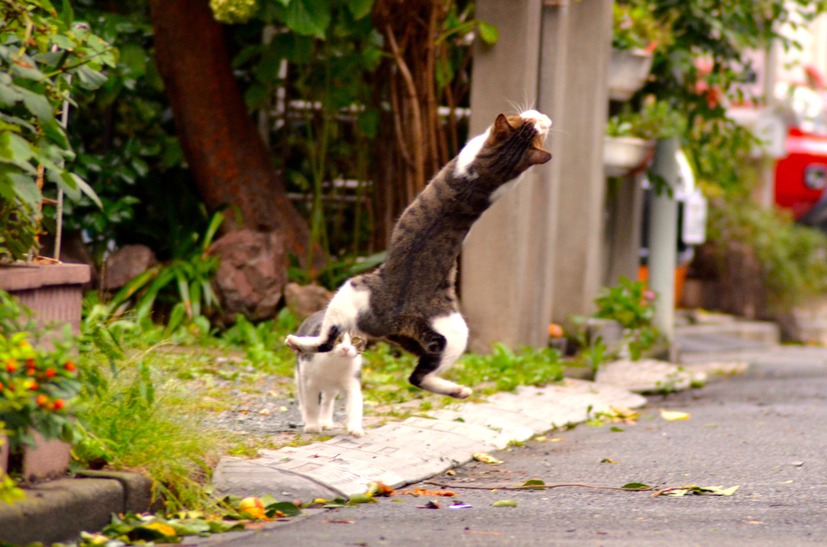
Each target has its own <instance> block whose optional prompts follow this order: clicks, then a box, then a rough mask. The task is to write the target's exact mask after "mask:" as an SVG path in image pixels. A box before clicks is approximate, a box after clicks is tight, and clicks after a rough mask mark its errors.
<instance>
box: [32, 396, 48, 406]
mask: <svg viewBox="0 0 827 547" xmlns="http://www.w3.org/2000/svg"><path fill="white" fill-rule="evenodd" d="M35 401H36V402H37V406H39V407H40V408H43V407H45V406H48V404H49V398H48V397H47V396H45V395H38V396H37V399H35Z"/></svg>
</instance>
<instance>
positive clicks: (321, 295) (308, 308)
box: [284, 283, 333, 321]
mask: <svg viewBox="0 0 827 547" xmlns="http://www.w3.org/2000/svg"><path fill="white" fill-rule="evenodd" d="M331 298H333V293H331V292H330V291H328V290H327V289H325V288H324V287H321V286H319V285H299V284H298V283H288V284H287V286H286V287H285V288H284V300H285V301H286V303H287V307H288V308H289V309H290V311H292V312H293V313H294V314H295V315H296V317H298V318H299V320H300V321H304V320H305V319H306V318H307V317H310V316H311V315H313V314H314V313H316V312H317V311H319V310H321V309H324V308H325V307H327V303H328V302H330V299H331Z"/></svg>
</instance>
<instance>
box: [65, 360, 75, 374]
mask: <svg viewBox="0 0 827 547" xmlns="http://www.w3.org/2000/svg"><path fill="white" fill-rule="evenodd" d="M63 367H64V368H65V369H66V370H68V371H69V372H72V371H74V370H75V364H74V363H73V362H72V361H71V360H69V361H66V364H65V365H63Z"/></svg>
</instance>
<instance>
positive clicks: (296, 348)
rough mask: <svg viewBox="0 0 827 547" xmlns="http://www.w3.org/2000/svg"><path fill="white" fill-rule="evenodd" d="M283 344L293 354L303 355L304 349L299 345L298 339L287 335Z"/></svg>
mask: <svg viewBox="0 0 827 547" xmlns="http://www.w3.org/2000/svg"><path fill="white" fill-rule="evenodd" d="M284 343H285V344H286V345H287V347H288V348H290V349H291V350H293V353H295V354H297V355H298V354H299V353H304V348H303V347H302V345H301V344H300V343H299V337H298V336H295V335H293V334H288V335H287V338H285V339H284Z"/></svg>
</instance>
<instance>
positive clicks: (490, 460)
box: [471, 452, 503, 465]
mask: <svg viewBox="0 0 827 547" xmlns="http://www.w3.org/2000/svg"><path fill="white" fill-rule="evenodd" d="M471 457H472V458H474V459H475V460H477V461H478V462H482V463H487V464H490V465H499V464H501V463H503V461H502V460H498V459H497V458H495V457H494V456H492V455H491V454H489V453H488V452H474V454H473V455H472V456H471Z"/></svg>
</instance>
